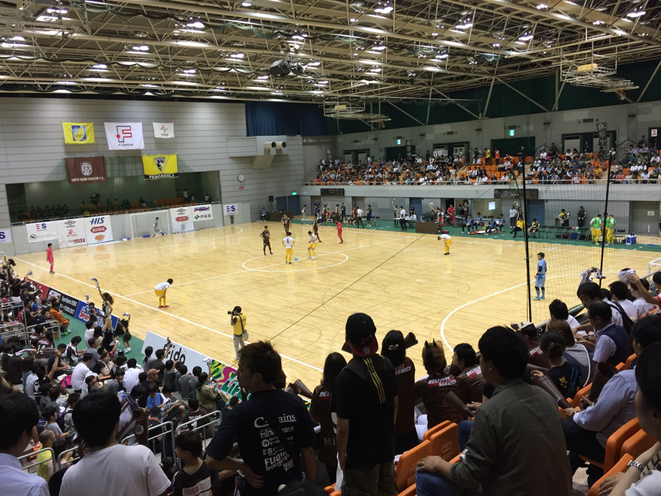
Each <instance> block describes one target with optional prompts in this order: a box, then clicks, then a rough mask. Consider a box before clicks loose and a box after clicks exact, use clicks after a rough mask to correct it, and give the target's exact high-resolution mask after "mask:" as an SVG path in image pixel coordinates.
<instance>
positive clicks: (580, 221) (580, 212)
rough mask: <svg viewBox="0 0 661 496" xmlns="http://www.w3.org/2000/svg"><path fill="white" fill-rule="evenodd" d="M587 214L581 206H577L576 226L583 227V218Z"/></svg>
mask: <svg viewBox="0 0 661 496" xmlns="http://www.w3.org/2000/svg"><path fill="white" fill-rule="evenodd" d="M587 216H588V214H587V213H586V212H585V210H583V207H578V212H577V213H576V221H577V222H578V227H579V228H580V229H583V225H584V224H585V219H586V218H587Z"/></svg>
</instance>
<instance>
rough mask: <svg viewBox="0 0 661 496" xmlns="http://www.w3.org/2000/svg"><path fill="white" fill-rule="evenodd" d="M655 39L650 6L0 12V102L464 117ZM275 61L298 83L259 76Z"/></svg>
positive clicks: (484, 0)
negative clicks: (479, 90) (447, 106)
mask: <svg viewBox="0 0 661 496" xmlns="http://www.w3.org/2000/svg"><path fill="white" fill-rule="evenodd" d="M547 1H548V0H547ZM659 28H661V5H660V4H659V2H658V1H657V0H633V1H632V0H628V1H626V2H625V1H619V0H571V1H569V0H552V2H551V3H549V4H548V5H547V4H543V3H541V1H540V2H538V1H526V0H517V1H507V0H444V1H442V2H441V1H440V0H345V1H339V0H337V1H336V0H226V1H220V0H206V1H193V0H122V1H115V0H75V1H72V0H0V37H1V42H0V92H36V93H53V92H59V93H83V94H101V95H104V94H126V95H147V96H154V97H159V96H160V97H175V96H177V97H189V98H215V99H240V100H277V101H280V100H282V101H300V102H310V103H321V102H324V101H333V102H340V101H341V102H354V103H355V102H362V104H363V107H364V103H365V102H377V101H389V102H398V101H401V102H410V101H420V102H432V103H434V102H439V101H442V102H443V103H447V102H448V101H451V102H452V103H454V104H457V105H461V104H460V103H459V102H456V101H454V100H452V99H450V98H449V96H448V95H449V93H451V92H454V91H457V90H462V89H469V88H474V87H477V86H489V85H493V82H494V81H496V80H497V81H498V82H499V83H503V84H507V85H508V86H510V87H512V86H511V83H512V82H514V81H516V80H520V79H528V78H533V77H540V76H545V75H549V74H562V78H563V82H564V81H567V82H569V83H570V84H577V83H578V84H580V83H581V82H585V81H588V83H590V80H589V78H587V79H586V78H583V79H584V81H579V80H578V79H577V78H574V80H572V78H571V77H569V78H567V76H568V75H569V74H570V72H571V71H572V70H575V69H576V67H578V66H581V65H585V64H592V63H595V61H597V62H596V63H597V64H598V63H599V62H598V60H608V61H610V62H612V63H613V64H620V65H621V64H623V63H629V62H634V61H641V60H651V59H658V58H659V46H661V34H660V33H659ZM283 59H284V60H287V61H291V62H296V63H300V64H301V65H303V66H304V67H305V72H304V73H303V74H302V75H290V76H286V77H274V76H272V75H270V73H269V67H270V66H271V65H272V64H273V63H274V62H276V61H278V60H283ZM595 74H596V73H595ZM592 79H593V80H592V82H594V80H595V79H599V78H598V77H596V76H595V77H593V78H592ZM602 82H603V79H602ZM622 84H624V83H622ZM611 86H613V85H611ZM599 87H602V88H603V87H605V86H604V85H603V84H602V85H601V86H599ZM516 91H518V90H516ZM523 96H525V95H523ZM526 98H530V97H529V96H526ZM531 101H533V102H534V99H531ZM535 104H537V103H536V102H535ZM537 105H539V104H537ZM468 106H470V105H468ZM462 108H464V109H465V110H466V111H467V112H470V113H471V114H472V115H477V114H475V113H473V112H472V111H470V110H468V109H467V108H466V106H462ZM473 110H475V109H473ZM352 115H353V114H352ZM375 115H376V114H375ZM372 117H374V116H372ZM376 117H379V116H378V115H376ZM376 117H374V118H376ZM361 118H365V117H361ZM370 118H371V117H370Z"/></svg>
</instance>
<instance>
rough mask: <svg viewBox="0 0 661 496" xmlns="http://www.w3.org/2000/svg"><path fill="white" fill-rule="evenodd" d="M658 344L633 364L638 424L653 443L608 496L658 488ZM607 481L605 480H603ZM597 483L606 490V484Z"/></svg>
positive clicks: (660, 456) (660, 478)
mask: <svg viewBox="0 0 661 496" xmlns="http://www.w3.org/2000/svg"><path fill="white" fill-rule="evenodd" d="M659 362H661V343H654V344H652V345H651V346H649V347H647V348H646V349H645V352H644V353H642V354H641V355H640V360H639V364H638V366H637V367H636V382H637V383H638V392H637V393H636V413H637V414H638V420H639V421H640V427H641V429H642V430H644V431H645V432H646V433H647V434H649V435H650V436H652V437H653V438H654V439H656V440H657V442H656V443H655V444H654V445H653V446H652V447H651V448H650V449H648V450H647V451H645V452H644V453H642V454H641V455H639V456H638V457H637V458H636V460H635V463H634V462H629V466H628V467H629V468H628V469H627V471H626V472H625V473H624V474H623V475H622V476H621V477H619V478H618V479H616V481H619V482H617V484H616V485H615V487H613V490H612V491H611V492H610V496H646V495H655V494H659V487H661V461H660V460H661V373H660V371H661V369H660V368H659ZM606 482H608V479H607V480H606ZM605 485H606V487H604V484H602V485H601V487H600V488H599V491H600V494H601V491H602V490H604V491H605V490H607V489H608V488H609V487H610V484H605Z"/></svg>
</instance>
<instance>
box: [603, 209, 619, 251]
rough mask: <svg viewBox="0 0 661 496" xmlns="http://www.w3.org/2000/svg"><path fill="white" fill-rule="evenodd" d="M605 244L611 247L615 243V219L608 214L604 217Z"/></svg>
mask: <svg viewBox="0 0 661 496" xmlns="http://www.w3.org/2000/svg"><path fill="white" fill-rule="evenodd" d="M605 223H606V244H608V245H612V244H613V243H615V225H616V224H617V221H616V220H615V217H613V214H608V217H606V222H605Z"/></svg>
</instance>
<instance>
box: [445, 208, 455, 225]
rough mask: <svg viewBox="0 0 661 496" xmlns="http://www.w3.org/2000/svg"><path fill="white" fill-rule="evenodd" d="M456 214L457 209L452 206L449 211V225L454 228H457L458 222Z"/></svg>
mask: <svg viewBox="0 0 661 496" xmlns="http://www.w3.org/2000/svg"><path fill="white" fill-rule="evenodd" d="M455 212H456V209H455V208H454V205H450V206H449V207H448V210H447V214H448V224H452V227H457V221H456V220H455V217H454V215H455Z"/></svg>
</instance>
